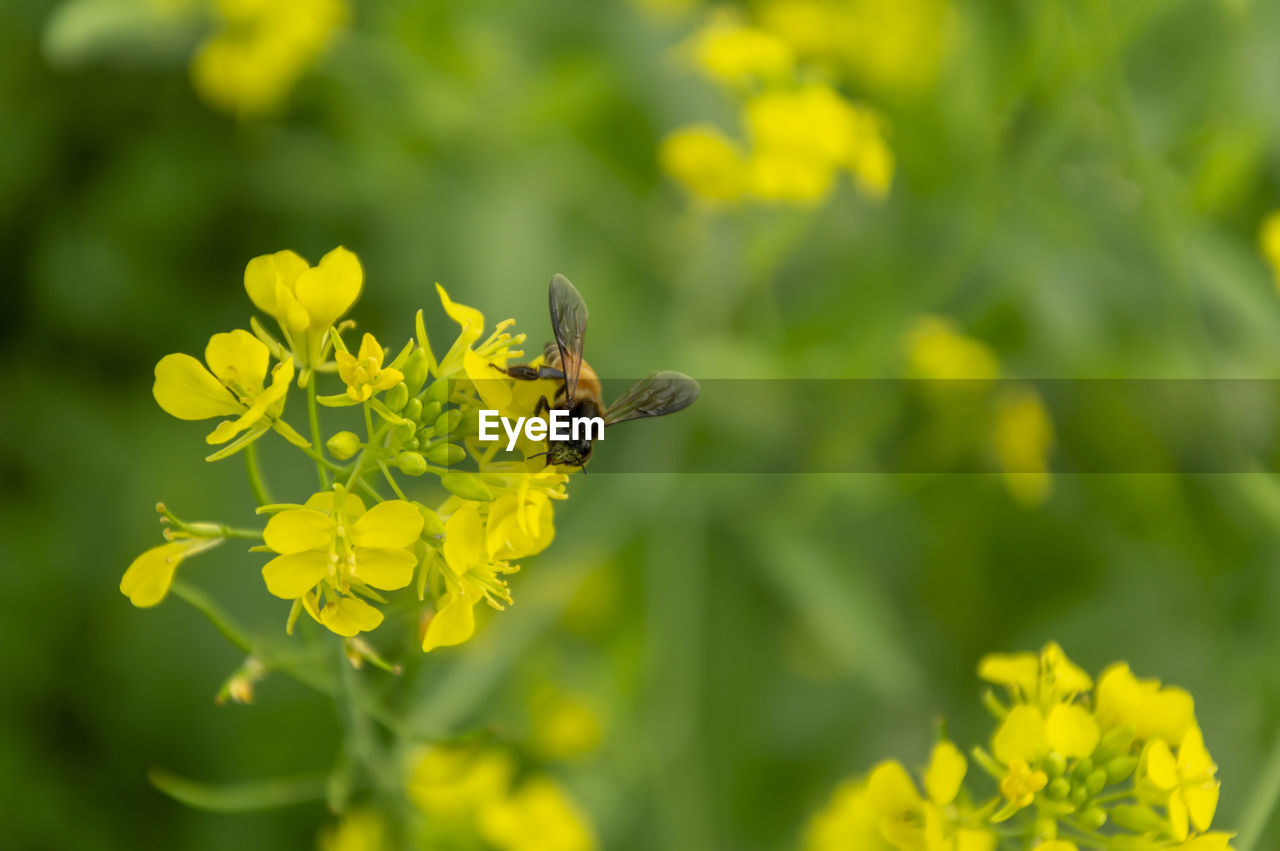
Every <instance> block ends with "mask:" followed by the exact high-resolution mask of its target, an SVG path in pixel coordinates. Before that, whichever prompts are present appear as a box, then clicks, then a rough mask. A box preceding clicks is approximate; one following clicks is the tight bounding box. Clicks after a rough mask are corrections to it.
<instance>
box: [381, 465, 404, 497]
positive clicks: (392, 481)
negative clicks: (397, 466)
mask: <svg viewBox="0 0 1280 851" xmlns="http://www.w3.org/2000/svg"><path fill="white" fill-rule="evenodd" d="M378 466H379V467H381V468H382V475H384V476H386V477H387V484H389V485H391V489H392V490H393V491H395V492H396V496H398V497H400V498H401V499H405V500H407V499H408V497H407V496H405V495H404V491H402V490H400V486H399V485H398V484H396V480H395V477H394V476H392V475H391V471H390V470H389V469H387V462H386V461H379V462H378Z"/></svg>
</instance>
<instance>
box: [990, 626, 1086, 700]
mask: <svg viewBox="0 0 1280 851" xmlns="http://www.w3.org/2000/svg"><path fill="white" fill-rule="evenodd" d="M978 676H979V677H981V678H982V679H984V680H986V681H987V682H989V683H995V684H996V685H1002V686H1006V687H1007V688H1008V689H1009V690H1010V692H1011V693H1012V694H1013V695H1014V698H1015V699H1016V700H1018V701H1020V702H1024V703H1034V704H1036V705H1038V706H1039V707H1040V708H1041V709H1043V710H1045V711H1048V710H1049V709H1051V708H1052V707H1053V706H1054V705H1055V704H1057V703H1060V702H1063V701H1069V700H1071V699H1072V698H1074V697H1075V696H1076V695H1079V694H1082V693H1084V692H1087V691H1088V690H1089V689H1091V688H1093V679H1092V678H1090V676H1089V675H1088V674H1087V673H1086V672H1085V670H1084V669H1083V668H1081V667H1080V666H1079V665H1077V664H1076V663H1075V662H1072V661H1071V660H1070V659H1069V658H1068V657H1067V654H1066V653H1064V652H1063V650H1062V647H1061V646H1059V645H1058V643H1057V642H1056V641H1050V642H1049V643H1047V644H1046V645H1045V646H1044V647H1042V648H1041V649H1040V652H1039V653H988V654H987V655H985V656H983V657H982V658H981V659H980V660H979V661H978Z"/></svg>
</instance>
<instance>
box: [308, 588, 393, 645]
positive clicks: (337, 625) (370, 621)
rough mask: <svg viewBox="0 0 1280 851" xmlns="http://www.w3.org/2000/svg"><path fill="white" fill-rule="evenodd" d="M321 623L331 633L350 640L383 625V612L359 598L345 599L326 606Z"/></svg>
mask: <svg viewBox="0 0 1280 851" xmlns="http://www.w3.org/2000/svg"><path fill="white" fill-rule="evenodd" d="M320 623H322V624H324V625H325V626H327V627H328V628H329V629H330V631H332V632H336V633H337V634H338V635H345V636H347V637H348V638H350V637H351V636H353V635H358V634H359V633H361V632H368V631H369V630H371V629H373V628H375V627H376V626H377V625H378V624H380V623H382V612H380V611H378V610H377V609H375V608H374V607H373V606H370V605H369V604H368V603H366V602H365V601H364V600H361V599H360V598H359V597H343V598H342V599H340V600H336V601H332V602H329V603H327V604H325V607H324V608H323V609H321V610H320Z"/></svg>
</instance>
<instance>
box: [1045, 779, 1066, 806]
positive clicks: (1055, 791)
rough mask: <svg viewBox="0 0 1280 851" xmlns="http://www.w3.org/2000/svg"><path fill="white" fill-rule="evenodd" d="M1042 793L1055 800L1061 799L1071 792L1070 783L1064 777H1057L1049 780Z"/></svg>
mask: <svg viewBox="0 0 1280 851" xmlns="http://www.w3.org/2000/svg"><path fill="white" fill-rule="evenodd" d="M1044 793H1045V794H1046V795H1048V796H1049V797H1050V798H1052V799H1053V800H1055V801H1061V800H1062V799H1063V798H1065V797H1067V795H1070V794H1071V783H1070V781H1068V780H1067V779H1066V778H1065V777H1059V778H1057V779H1056V780H1052V781H1050V782H1049V785H1048V787H1046V788H1045V790H1044Z"/></svg>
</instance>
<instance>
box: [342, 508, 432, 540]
mask: <svg viewBox="0 0 1280 851" xmlns="http://www.w3.org/2000/svg"><path fill="white" fill-rule="evenodd" d="M422 522H423V521H422V515H421V514H420V513H419V512H418V509H417V507H416V506H415V505H414V504H413V503H411V502H406V501H405V500H403V499H389V500H387V501H386V502H380V503H378V504H377V505H375V506H374V507H373V508H370V509H369V510H368V511H367V512H366V513H365V514H364V515H362V516H361V517H360V519H359V520H357V521H356V522H355V525H353V526H352V527H351V543H352V544H354V545H355V546H357V547H386V548H390V549H402V548H404V547H408V546H412V545H413V542H414V541H416V540H418V536H419V535H420V534H422Z"/></svg>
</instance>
